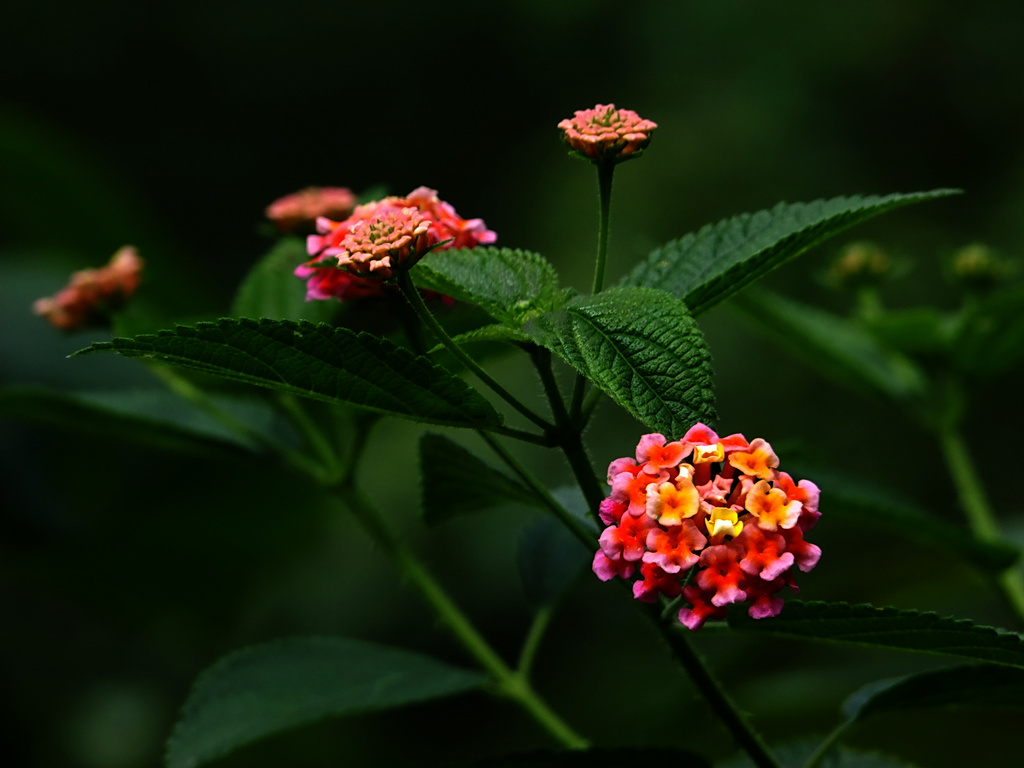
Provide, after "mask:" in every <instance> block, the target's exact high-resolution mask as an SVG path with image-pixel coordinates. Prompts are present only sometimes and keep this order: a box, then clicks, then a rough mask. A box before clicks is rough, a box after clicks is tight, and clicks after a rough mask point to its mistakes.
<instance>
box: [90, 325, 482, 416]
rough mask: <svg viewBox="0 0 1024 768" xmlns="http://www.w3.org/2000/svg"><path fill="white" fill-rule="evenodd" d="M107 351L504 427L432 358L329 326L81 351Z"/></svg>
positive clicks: (170, 335) (164, 338)
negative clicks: (416, 354) (415, 354)
mask: <svg viewBox="0 0 1024 768" xmlns="http://www.w3.org/2000/svg"><path fill="white" fill-rule="evenodd" d="M107 350H109V351H114V352H117V353H119V354H121V355H124V356H126V357H139V358H145V359H153V360H161V361H164V362H167V363H171V364H173V365H178V366H182V367H185V368H190V369H193V370H197V371H202V372H204V373H209V374H213V375H216V376H222V377H224V378H227V379H233V380H235V381H241V382H245V383H247V384H254V385H256V386H260V387H268V388H270V389H276V390H281V391H285V392H290V393H292V394H295V395H300V396H303V397H309V398H313V399H315V400H324V401H326V402H334V403H337V402H342V403H348V404H351V405H355V406H358V407H361V408H366V409H368V410H371V411H376V412H379V413H385V414H390V415H393V416H402V417H405V418H409V419H414V420H416V421H424V422H430V423H434V424H447V425H452V426H463V427H468V426H472V427H487V426H497V425H499V424H500V423H501V417H500V416H499V415H498V413H497V412H496V411H495V410H494V408H493V407H492V406H491V405H490V403H488V402H487V400H485V399H484V398H483V397H482V396H481V395H480V394H479V393H478V392H476V391H475V390H474V389H472V388H471V387H470V386H469V385H468V384H466V383H465V382H464V381H462V379H460V378H458V377H457V376H454V375H453V374H451V373H449V372H448V371H446V370H445V369H444V368H441V367H440V366H438V365H435V364H434V363H432V362H431V361H430V360H428V359H427V358H425V357H416V356H414V355H412V354H411V353H410V352H409V351H407V350H405V349H402V348H401V347H397V346H395V345H394V344H392V343H391V342H389V341H387V340H386V339H382V338H378V337H376V336H372V335H370V334H367V333H358V334H357V333H353V332H352V331H350V330H348V329H346V328H333V327H331V326H329V325H326V324H320V325H314V324H313V323H309V322H305V321H300V322H292V321H289V320H250V319H246V318H241V319H222V320H218V321H217V322H211V323H197V324H196V325H194V326H184V325H182V326H178V327H176V328H174V329H173V330H165V331H160V332H159V333H155V334H144V335H141V336H135V337H133V338H116V339H113V340H111V341H107V342H98V343H96V344H93V345H92V346H90V347H86V348H85V349H83V350H81V351H79V352H76V353H75V354H76V355H82V354H86V353H91V352H101V351H107Z"/></svg>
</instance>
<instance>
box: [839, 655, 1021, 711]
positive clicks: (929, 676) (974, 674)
mask: <svg viewBox="0 0 1024 768" xmlns="http://www.w3.org/2000/svg"><path fill="white" fill-rule="evenodd" d="M949 706H952V707H957V708H959V709H964V708H971V709H1007V708H1013V709H1024V670H1022V669H1006V668H1005V667H1001V666H997V665H994V664H968V665H964V666H958V667H950V668H948V669H937V670H933V671H931V672H921V673H918V674H916V675H908V676H906V677H900V678H897V679H894V680H883V681H876V682H874V683H871V684H869V685H866V686H864V687H863V688H861V689H860V690H858V691H856V692H854V693H853V694H852V695H851V696H850V697H849V698H848V699H847V700H846V702H845V703H844V704H843V716H844V717H845V718H846V720H847V723H853V722H856V721H858V720H863V719H865V718H866V717H868V716H870V715H884V714H893V713H897V712H903V711H906V710H908V709H930V708H935V707H949Z"/></svg>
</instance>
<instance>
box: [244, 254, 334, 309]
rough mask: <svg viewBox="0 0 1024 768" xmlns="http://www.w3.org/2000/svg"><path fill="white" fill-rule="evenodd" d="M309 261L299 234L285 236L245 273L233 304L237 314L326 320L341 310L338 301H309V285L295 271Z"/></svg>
mask: <svg viewBox="0 0 1024 768" xmlns="http://www.w3.org/2000/svg"><path fill="white" fill-rule="evenodd" d="M308 260H309V254H307V253H306V246H305V244H304V243H303V242H302V240H300V239H299V238H297V237H285V238H282V239H281V240H279V241H278V242H277V244H276V245H275V246H274V247H273V248H272V249H271V250H270V252H269V253H267V255H266V256H264V257H263V258H262V259H261V260H260V261H259V262H258V263H257V264H256V266H254V267H253V268H252V269H251V270H250V271H249V274H248V275H246V276H245V279H244V280H243V281H242V284H241V286H239V288H238V293H237V294H235V300H234V303H233V304H232V305H231V314H232V315H233V316H234V317H269V318H272V319H274V320H310V321H312V322H326V321H328V320H330V319H331V317H333V316H334V315H335V314H336V313H337V311H338V302H336V301H306V284H305V283H304V282H303V281H302V280H300V279H299V278H297V277H296V276H295V274H294V270H295V267H297V266H298V265H299V264H302V263H303V262H305V261H308Z"/></svg>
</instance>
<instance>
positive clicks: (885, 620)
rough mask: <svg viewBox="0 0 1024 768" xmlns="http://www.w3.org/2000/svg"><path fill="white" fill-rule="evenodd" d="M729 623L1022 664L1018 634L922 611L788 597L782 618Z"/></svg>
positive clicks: (734, 618) (740, 617)
mask: <svg viewBox="0 0 1024 768" xmlns="http://www.w3.org/2000/svg"><path fill="white" fill-rule="evenodd" d="M729 626H731V627H732V628H733V629H738V630H742V631H744V632H765V633H770V634H773V635H779V636H782V637H795V638H804V639H807V640H825V641H829V642H837V643H853V644H856V645H866V646H873V647H876V648H893V649H899V650H905V651H916V652H918V653H929V654H939V655H945V656H958V657H961V658H966V659H971V660H972V661H986V662H991V663H994V664H1002V665H1006V666H1010V667H1020V668H1024V638H1022V637H1021V636H1020V635H1019V634H1016V633H1011V632H999V631H998V630H996V629H994V628H992V627H985V626H979V625H977V624H974V623H972V622H971V621H968V620H967V619H952V618H943V617H940V616H939V615H937V614H934V613H922V612H920V611H911V610H899V609H896V608H876V607H875V606H873V605H849V604H848V603H824V602H808V603H803V602H800V601H799V600H789V601H787V602H786V606H785V607H784V608H783V609H782V613H780V614H779V615H778V616H775V617H773V618H770V619H760V620H755V619H751V618H750V617H749V616H747V614H746V613H740V612H737V613H735V614H732V615H730V616H729ZM682 631H686V630H685V629H683V630H682Z"/></svg>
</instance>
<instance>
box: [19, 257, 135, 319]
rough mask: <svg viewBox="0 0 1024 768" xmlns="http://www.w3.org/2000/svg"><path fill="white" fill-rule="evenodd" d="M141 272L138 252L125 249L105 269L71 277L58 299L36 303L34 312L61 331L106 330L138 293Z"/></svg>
mask: <svg viewBox="0 0 1024 768" xmlns="http://www.w3.org/2000/svg"><path fill="white" fill-rule="evenodd" d="M141 271H142V259H140V258H139V254H138V251H136V250H135V248H134V247H133V246H131V245H126V246H124V247H122V248H121V249H119V250H118V251H117V253H115V254H114V255H113V256H112V257H111V259H110V261H109V263H107V265H106V266H104V267H100V268H99V269H83V270H80V271H78V272H75V273H74V274H72V275H71V280H70V282H69V283H68V285H67V287H66V288H64V289H62V290H61V291H60V292H59V293H57V294H56V295H55V296H52V297H48V298H44V299H37V300H36V301H35V302H34V303H33V305H32V311H33V312H35V313H36V314H37V315H40V316H41V317H45V318H46V319H47V320H48V321H49V323H50V325H52V326H54V327H55V328H59V329H60V330H62V331H76V330H79V329H82V328H90V327H100V326H104V325H106V324H107V322H108V321H109V318H110V312H111V311H113V310H115V309H119V308H120V307H122V306H123V305H124V303H125V301H127V299H128V297H130V296H131V295H132V294H133V293H135V290H136V289H137V288H138V287H139V280H140V273H141Z"/></svg>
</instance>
